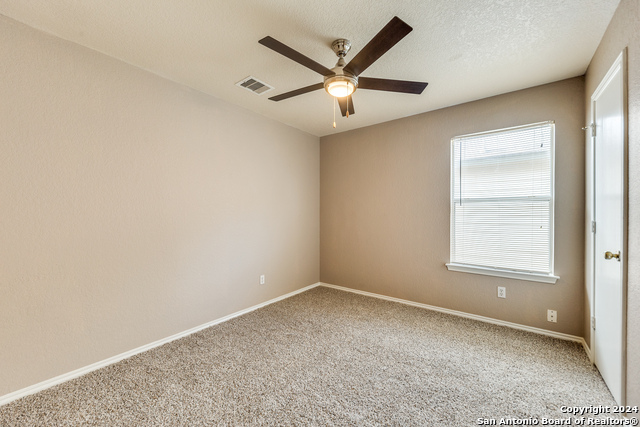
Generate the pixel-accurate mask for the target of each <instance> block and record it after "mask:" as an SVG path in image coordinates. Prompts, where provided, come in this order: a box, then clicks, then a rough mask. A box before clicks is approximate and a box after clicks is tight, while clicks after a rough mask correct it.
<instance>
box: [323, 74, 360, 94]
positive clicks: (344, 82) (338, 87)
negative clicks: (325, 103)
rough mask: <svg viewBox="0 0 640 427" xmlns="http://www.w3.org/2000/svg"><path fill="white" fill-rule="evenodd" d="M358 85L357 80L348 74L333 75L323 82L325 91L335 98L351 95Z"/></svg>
mask: <svg viewBox="0 0 640 427" xmlns="http://www.w3.org/2000/svg"><path fill="white" fill-rule="evenodd" d="M356 87H358V80H357V79H356V78H355V77H350V76H345V75H342V76H333V77H329V78H327V79H326V80H325V82H324V88H325V90H326V91H327V93H328V94H329V95H331V96H335V97H336V98H343V97H345V96H349V95H351V94H352V93H353V92H354V91H355V90H356Z"/></svg>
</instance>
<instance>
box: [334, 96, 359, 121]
mask: <svg viewBox="0 0 640 427" xmlns="http://www.w3.org/2000/svg"><path fill="white" fill-rule="evenodd" d="M337 99H338V105H339V106H340V111H341V112H342V117H344V116H346V115H347V104H348V105H349V115H351V114H355V113H356V110H354V108H353V98H352V97H351V95H349V96H343V97H342V98H337Z"/></svg>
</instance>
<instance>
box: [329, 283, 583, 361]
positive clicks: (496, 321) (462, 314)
mask: <svg viewBox="0 0 640 427" xmlns="http://www.w3.org/2000/svg"><path fill="white" fill-rule="evenodd" d="M320 286H324V287H327V288H333V289H338V290H341V291H346V292H352V293H354V294H360V295H366V296H368V297H373V298H379V299H383V300H387V301H393V302H399V303H400V304H406V305H411V306H414V307H419V308H424V309H427V310H433V311H438V312H440V313H447V314H453V315H454V316H459V317H465V318H467V319H473V320H478V321H480V322H485V323H492V324H494V325H500V326H507V327H509V328H513V329H520V330H522V331H527V332H533V333H536V334H540V335H546V336H549V337H553V338H559V339H561V340H566V341H573V342H577V343H580V344H582V347H584V349H585V350H586V351H587V355H589V357H590V358H591V352H590V351H589V347H588V346H587V343H586V341H585V340H584V338H582V337H578V336H575V335H569V334H563V333H561V332H554V331H549V330H547V329H541V328H534V327H533V326H526V325H521V324H519V323H512V322H507V321H505V320H499V319H493V318H491V317H485V316H479V315H477V314H470V313H465V312H464V311H457V310H450V309H448V308H442V307H437V306H435V305H428V304H422V303H419V302H414V301H409V300H405V299H400V298H394V297H388V296H386V295H380V294H374V293H372V292H366V291H360V290H357V289H351V288H345V287H343V286H336V285H331V284H329V283H322V282H321V283H320Z"/></svg>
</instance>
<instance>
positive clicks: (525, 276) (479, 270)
mask: <svg viewBox="0 0 640 427" xmlns="http://www.w3.org/2000/svg"><path fill="white" fill-rule="evenodd" d="M445 265H446V266H447V269H448V270H449V271H459V272H461V273H471V274H482V275H485V276H496V277H506V278H509V279H517V280H528V281H531V282H542V283H556V281H557V280H558V279H559V278H560V277H558V276H554V275H553V274H540V273H525V272H522V271H511V270H500V269H497V268H490V267H478V266H475V265H465V264H456V263H448V264H445Z"/></svg>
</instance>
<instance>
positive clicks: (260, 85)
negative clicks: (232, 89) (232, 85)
mask: <svg viewBox="0 0 640 427" xmlns="http://www.w3.org/2000/svg"><path fill="white" fill-rule="evenodd" d="M236 86H240V87H243V88H245V89H247V90H250V91H251V92H253V93H255V94H256V95H262V94H263V93H266V92H269V91H270V90H271V89H273V87H272V86H269V85H268V84H266V83H265V82H262V81H260V80H258V79H256V78H255V77H253V76H249V77H246V78H244V79H242V80H240V81H239V82H238V83H236Z"/></svg>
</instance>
